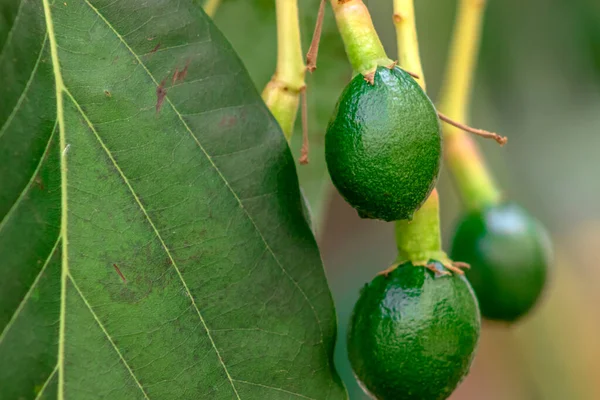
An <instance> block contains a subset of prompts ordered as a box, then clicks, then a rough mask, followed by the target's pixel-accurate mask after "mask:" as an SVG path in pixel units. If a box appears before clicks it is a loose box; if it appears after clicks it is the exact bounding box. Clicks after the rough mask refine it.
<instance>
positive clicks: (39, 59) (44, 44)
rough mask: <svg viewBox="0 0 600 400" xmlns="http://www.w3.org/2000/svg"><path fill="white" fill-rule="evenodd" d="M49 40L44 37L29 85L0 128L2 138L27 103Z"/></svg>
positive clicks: (46, 36) (28, 81)
mask: <svg viewBox="0 0 600 400" xmlns="http://www.w3.org/2000/svg"><path fill="white" fill-rule="evenodd" d="M47 39H48V35H44V41H43V42H42V47H41V48H40V52H39V53H38V58H37V60H36V61H35V64H34V66H33V69H32V70H31V75H29V79H28V80H27V83H26V84H25V87H24V88H23V92H21V95H20V96H19V99H18V100H17V103H16V104H15V106H14V107H13V109H12V111H11V113H10V115H9V116H8V118H6V121H4V124H2V128H0V138H1V137H2V136H3V135H4V132H6V129H7V128H8V127H9V125H10V124H11V122H12V120H13V118H14V117H15V115H16V114H17V111H19V109H20V108H21V104H23V101H25V97H26V96H27V92H28V91H29V87H30V86H31V82H33V78H34V77H35V73H36V72H37V69H38V67H39V65H40V62H41V60H42V55H43V54H44V47H46V40H47Z"/></svg>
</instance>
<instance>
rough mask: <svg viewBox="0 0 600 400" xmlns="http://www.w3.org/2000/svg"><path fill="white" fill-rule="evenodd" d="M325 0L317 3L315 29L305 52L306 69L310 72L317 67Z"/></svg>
mask: <svg viewBox="0 0 600 400" xmlns="http://www.w3.org/2000/svg"><path fill="white" fill-rule="evenodd" d="M326 1H327V0H321V4H320V5H319V14H318V15H317V24H316V25H315V31H314V32H313V37H312V41H311V42H310V48H309V49H308V53H307V54H306V69H307V70H308V71H309V72H311V73H312V72H313V71H314V70H315V69H317V56H318V55H319V43H320V42H321V32H322V31H323V17H324V16H325V2H326Z"/></svg>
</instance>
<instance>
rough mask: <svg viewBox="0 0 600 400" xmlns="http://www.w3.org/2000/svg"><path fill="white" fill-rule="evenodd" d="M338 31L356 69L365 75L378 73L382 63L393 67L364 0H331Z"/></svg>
mask: <svg viewBox="0 0 600 400" xmlns="http://www.w3.org/2000/svg"><path fill="white" fill-rule="evenodd" d="M331 7H332V8H333V12H334V14H335V19H336V21H337V25H338V30H339V31H340V34H341V36H342V40H343V42H344V47H345V48H346V54H347V55H348V59H349V60H350V63H351V64H352V67H353V68H354V70H355V71H357V72H358V73H360V74H362V75H367V74H370V73H373V72H375V70H376V69H377V67H378V66H390V65H392V64H393V61H392V60H391V59H390V58H388V56H387V54H386V53H385V50H384V49H383V45H382V44H381V40H379V36H378V35H377V31H375V27H374V26H373V21H372V20H371V14H369V10H368V9H367V6H366V5H365V4H364V3H363V1H362V0H331Z"/></svg>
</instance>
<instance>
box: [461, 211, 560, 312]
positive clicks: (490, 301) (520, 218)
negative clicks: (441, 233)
mask: <svg viewBox="0 0 600 400" xmlns="http://www.w3.org/2000/svg"><path fill="white" fill-rule="evenodd" d="M551 253H552V252H551V245H550V240H549V237H548V234H547V233H546V230H545V229H544V227H543V226H542V225H541V224H540V223H539V222H538V221H537V220H536V219H534V218H533V217H532V216H531V215H529V213H528V212H527V211H525V210H524V209H523V208H521V207H519V206H518V205H516V204H513V203H503V204H499V205H493V206H488V207H486V208H484V209H483V210H481V211H474V212H471V213H469V214H467V215H466V216H465V217H464V218H463V219H462V220H461V221H460V223H459V224H458V226H457V229H456V232H455V234H454V238H453V242H452V249H451V253H450V254H451V258H452V259H453V260H456V261H463V262H466V263H468V264H470V265H471V269H470V270H467V271H466V275H467V277H468V278H469V281H470V282H471V284H472V285H473V289H474V290H475V294H476V295H477V298H478V299H479V305H480V306H481V313H482V315H483V317H484V318H486V319H488V320H495V321H504V322H514V321H516V320H518V319H519V318H521V317H522V316H524V315H526V314H527V313H528V312H529V311H530V310H531V309H532V308H533V307H534V305H535V304H536V303H537V301H538V299H539V298H540V295H541V294H542V292H543V289H544V286H545V284H546V279H547V275H548V268H549V265H550V260H551V258H552V256H551Z"/></svg>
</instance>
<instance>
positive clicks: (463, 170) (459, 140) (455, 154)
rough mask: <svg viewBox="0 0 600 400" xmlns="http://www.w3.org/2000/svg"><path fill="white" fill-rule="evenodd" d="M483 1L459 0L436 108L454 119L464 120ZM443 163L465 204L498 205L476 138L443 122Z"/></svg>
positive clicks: (476, 206)
mask: <svg viewBox="0 0 600 400" xmlns="http://www.w3.org/2000/svg"><path fill="white" fill-rule="evenodd" d="M485 5H486V1H485V0H460V3H459V6H458V14H457V17H456V22H455V24H454V33H453V35H452V44H451V47H450V56H449V62H448V67H447V70H446V77H445V79H444V85H443V88H442V95H441V101H440V104H439V107H438V109H439V110H440V112H442V113H443V114H445V115H447V116H448V117H450V118H452V119H454V120H455V121H466V120H467V114H468V108H469V103H470V100H471V92H472V86H473V75H474V69H475V63H476V59H477V50H478V48H479V42H480V38H481V25H482V22H483V13H484V11H485ZM444 142H445V149H444V150H445V151H444V153H445V157H446V162H447V163H448V166H449V168H450V171H451V172H452V175H453V177H454V180H455V182H456V185H457V186H458V190H459V192H460V195H461V197H462V199H463V202H464V203H465V205H466V207H467V208H469V209H471V210H478V209H482V208H484V207H486V206H489V205H494V204H498V203H499V202H500V200H501V193H500V191H499V190H498V188H497V186H496V184H495V182H494V180H493V178H492V176H491V174H490V172H489V170H488V169H487V167H486V165H485V162H484V160H483V157H482V156H481V152H480V151H479V149H478V147H477V144H476V143H475V141H474V140H473V139H472V138H471V137H470V136H468V135H467V134H466V133H465V132H463V131H462V130H460V129H458V128H456V127H454V126H451V125H448V124H445V126H444Z"/></svg>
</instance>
